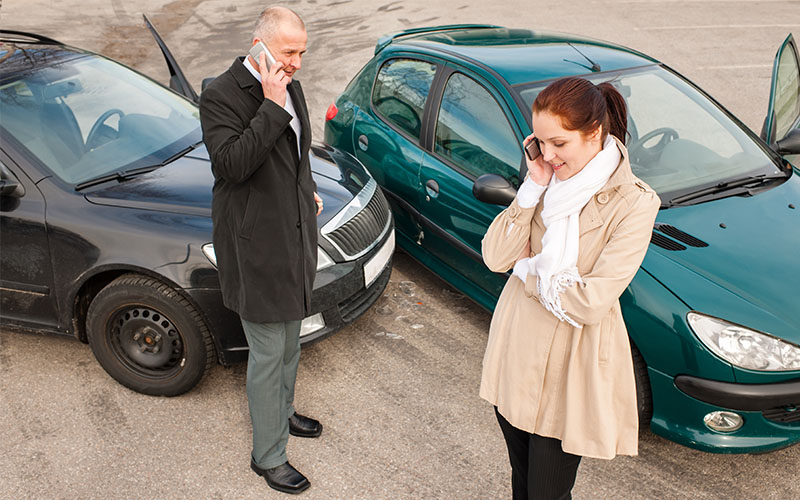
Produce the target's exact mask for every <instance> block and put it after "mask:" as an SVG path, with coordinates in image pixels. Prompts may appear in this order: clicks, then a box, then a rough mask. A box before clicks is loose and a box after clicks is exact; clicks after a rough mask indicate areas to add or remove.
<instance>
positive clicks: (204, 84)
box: [200, 76, 217, 92]
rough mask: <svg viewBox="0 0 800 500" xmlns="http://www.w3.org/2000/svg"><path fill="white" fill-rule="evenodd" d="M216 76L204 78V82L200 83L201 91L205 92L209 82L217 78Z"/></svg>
mask: <svg viewBox="0 0 800 500" xmlns="http://www.w3.org/2000/svg"><path fill="white" fill-rule="evenodd" d="M216 78H217V77H216V76H209V77H208V78H203V83H201V84H200V92H203V91H204V90H205V89H206V87H208V84H209V83H211V82H213V81H214V80H216Z"/></svg>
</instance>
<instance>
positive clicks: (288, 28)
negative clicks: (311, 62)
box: [254, 23, 308, 78]
mask: <svg viewBox="0 0 800 500" xmlns="http://www.w3.org/2000/svg"><path fill="white" fill-rule="evenodd" d="M307 41H308V35H307V34H306V30H304V29H303V28H299V27H297V26H295V25H293V24H289V23H285V24H283V25H282V26H281V27H280V29H278V31H277V33H275V35H274V36H273V37H272V40H270V41H269V42H266V41H265V42H264V44H265V45H266V46H267V48H268V49H269V51H270V52H271V53H272V55H273V56H274V57H275V59H276V60H277V61H279V62H281V63H283V71H284V73H286V76H288V77H289V78H291V77H293V76H294V74H295V72H297V71H299V70H300V67H301V65H302V61H303V55H304V54H305V53H306V42H307ZM254 42H255V40H254ZM256 64H258V61H256Z"/></svg>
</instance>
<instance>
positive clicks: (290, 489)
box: [250, 458, 311, 494]
mask: <svg viewBox="0 0 800 500" xmlns="http://www.w3.org/2000/svg"><path fill="white" fill-rule="evenodd" d="M250 468H251V469H253V472H255V473H256V474H258V475H259V476H262V477H263V478H264V479H266V480H267V484H268V485H269V487H270V488H272V489H273V490H278V491H282V492H283V493H292V494H297V493H300V492H301V491H305V490H306V489H307V488H308V487H309V486H311V483H309V482H308V479H306V476H304V475H302V474H300V472H299V471H298V470H297V469H295V468H294V467H292V464H290V463H289V462H286V463H285V464H283V465H279V466H277V467H273V468H272V469H262V468H261V467H259V466H257V465H256V463H255V462H253V459H252V458H251V459H250Z"/></svg>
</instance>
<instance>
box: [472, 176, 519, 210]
mask: <svg viewBox="0 0 800 500" xmlns="http://www.w3.org/2000/svg"><path fill="white" fill-rule="evenodd" d="M472 194H473V196H475V198H477V199H478V200H480V201H482V202H484V203H491V204H492V205H502V206H506V207H507V206H508V205H510V204H511V202H512V201H514V197H515V196H517V190H516V189H515V188H514V186H512V185H511V183H510V182H508V181H507V180H506V179H505V178H504V177H502V176H499V175H497V174H483V175H482V176H480V177H478V179H477V180H476V181H475V184H473V185H472Z"/></svg>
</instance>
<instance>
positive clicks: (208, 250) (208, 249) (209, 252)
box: [201, 243, 217, 267]
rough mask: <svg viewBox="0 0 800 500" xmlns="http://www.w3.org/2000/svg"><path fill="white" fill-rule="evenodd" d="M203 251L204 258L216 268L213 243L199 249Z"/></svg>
mask: <svg viewBox="0 0 800 500" xmlns="http://www.w3.org/2000/svg"><path fill="white" fill-rule="evenodd" d="M201 248H202V249H203V253H204V254H205V256H206V258H207V259H208V260H209V261H210V262H211V263H212V264H214V267H217V254H216V253H214V244H213V243H206V244H205V245H203V246H202V247H201Z"/></svg>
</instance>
